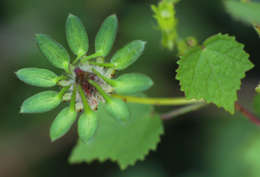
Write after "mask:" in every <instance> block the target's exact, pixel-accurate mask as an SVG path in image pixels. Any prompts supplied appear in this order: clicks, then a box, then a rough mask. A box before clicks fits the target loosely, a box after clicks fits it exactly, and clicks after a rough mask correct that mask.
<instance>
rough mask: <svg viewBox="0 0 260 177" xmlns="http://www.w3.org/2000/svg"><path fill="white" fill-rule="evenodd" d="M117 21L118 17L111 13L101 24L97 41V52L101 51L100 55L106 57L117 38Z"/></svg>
mask: <svg viewBox="0 0 260 177" xmlns="http://www.w3.org/2000/svg"><path fill="white" fill-rule="evenodd" d="M117 23H118V21H117V17H116V16H115V15H111V16H109V17H107V18H106V19H105V20H104V22H103V24H102V25H101V27H100V29H99V31H98V33H97V36H96V41H95V49H96V53H100V54H101V55H100V56H103V57H106V56H107V55H108V54H109V52H110V50H111V48H112V46H113V43H114V41H115V38H116V32H117V26H118V25H117Z"/></svg>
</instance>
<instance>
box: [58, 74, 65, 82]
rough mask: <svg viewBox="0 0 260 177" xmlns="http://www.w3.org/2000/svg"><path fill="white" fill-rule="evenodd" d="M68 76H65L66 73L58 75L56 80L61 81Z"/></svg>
mask: <svg viewBox="0 0 260 177" xmlns="http://www.w3.org/2000/svg"><path fill="white" fill-rule="evenodd" d="M66 78H67V77H66V76H64V75H61V76H58V77H57V78H56V82H59V81H60V80H63V79H66Z"/></svg>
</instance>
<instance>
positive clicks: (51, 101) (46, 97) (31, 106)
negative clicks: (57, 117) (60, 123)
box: [20, 91, 61, 113]
mask: <svg viewBox="0 0 260 177" xmlns="http://www.w3.org/2000/svg"><path fill="white" fill-rule="evenodd" d="M60 103H61V98H60V96H59V93H58V92H55V91H44V92H40V93H38V94H35V95H33V96H31V97H29V98H27V99H26V100H25V101H24V102H23V104H22V106H21V111H20V112H21V113H40V112H47V111H50V110H52V109H54V108H56V107H57V106H58V105H59V104H60Z"/></svg>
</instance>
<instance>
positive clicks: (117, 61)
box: [111, 40, 145, 70]
mask: <svg viewBox="0 0 260 177" xmlns="http://www.w3.org/2000/svg"><path fill="white" fill-rule="evenodd" d="M144 46H145V42H144V41H140V40H135V41H132V42H130V43H129V44H127V45H126V46H124V47H123V48H122V49H120V50H118V51H117V52H116V54H115V55H114V56H113V57H112V59H111V63H112V64H113V65H114V68H115V69H117V70H123V69H125V68H127V67H128V66H130V65H131V64H133V63H134V62H135V61H136V60H137V59H138V58H139V57H140V55H141V54H142V52H143V50H144Z"/></svg>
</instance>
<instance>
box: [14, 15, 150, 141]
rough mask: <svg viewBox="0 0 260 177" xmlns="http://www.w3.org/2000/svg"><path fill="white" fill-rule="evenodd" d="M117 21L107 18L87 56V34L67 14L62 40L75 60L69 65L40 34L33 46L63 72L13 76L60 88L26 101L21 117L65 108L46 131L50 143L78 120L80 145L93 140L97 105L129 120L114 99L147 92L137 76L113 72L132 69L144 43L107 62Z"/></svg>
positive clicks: (62, 53) (145, 78)
mask: <svg viewBox="0 0 260 177" xmlns="http://www.w3.org/2000/svg"><path fill="white" fill-rule="evenodd" d="M117 23H118V22H117V18H116V16H115V15H111V16H109V17H107V18H106V19H105V21H104V22H103V24H102V25H101V27H100V29H99V31H98V33H97V35H96V39H95V53H94V54H91V55H87V52H88V48H89V42H88V35H87V32H86V30H85V27H84V25H83V24H82V22H81V21H80V19H79V18H78V17H76V16H74V15H71V14H70V15H69V16H68V18H67V22H66V37H67V41H68V44H69V47H70V49H71V51H72V53H73V54H74V55H75V56H76V58H75V60H74V61H72V62H70V55H69V54H68V52H67V50H66V49H65V48H64V47H63V46H62V45H60V44H59V43H58V42H56V41H54V40H53V39H52V38H51V37H49V36H47V35H44V34H37V35H36V41H37V44H38V46H39V48H40V50H41V52H42V53H43V54H44V55H45V57H46V58H47V59H48V60H49V62H50V63H51V64H52V65H53V66H55V67H56V68H59V69H62V70H64V73H63V74H61V75H57V74H55V73H54V72H52V71H50V70H47V69H42V68H23V69H20V70H18V71H17V72H16V75H17V77H18V78H19V79H20V80H22V81H23V82H25V83H27V84H30V85H33V86H38V87H53V86H56V85H57V86H59V87H61V89H60V91H59V92H57V91H53V90H48V91H43V92H40V93H38V94H35V95H33V96H31V97H30V98H28V99H26V100H25V101H24V102H23V104H22V106H21V111H20V112H21V113H39V112H47V111H50V110H52V109H54V108H56V107H57V106H58V105H59V104H60V103H61V102H63V101H65V102H68V103H69V105H68V106H66V107H65V108H63V109H62V110H61V112H60V113H59V114H58V115H57V117H56V118H55V120H54V121H53V123H52V125H51V128H50V137H51V140H52V141H55V140H57V139H58V138H60V137H62V136H63V135H64V134H66V133H67V132H68V131H69V130H70V128H71V126H72V125H73V123H74V122H75V121H76V119H77V115H78V113H79V112H80V113H81V115H80V117H79V120H78V134H79V137H80V139H81V140H82V141H83V142H87V141H88V140H89V139H90V138H91V137H93V135H94V133H95V131H96V128H97V126H98V116H97V112H96V111H97V110H98V107H99V105H100V104H101V103H103V104H104V105H105V108H106V110H107V112H108V113H109V114H111V115H112V116H113V117H115V118H116V119H117V120H120V121H127V120H128V119H129V118H130V113H129V111H128V107H127V104H126V103H125V102H124V101H123V100H121V99H119V98H117V97H113V95H112V93H116V94H134V93H137V92H142V91H145V90H147V89H149V88H150V87H151V86H152V85H153V82H152V80H151V79H150V78H149V77H148V76H146V75H144V74H140V73H128V74H123V75H121V76H119V77H116V78H114V76H115V72H116V71H117V70H124V69H125V68H127V67H128V66H130V65H131V64H133V63H134V62H135V61H136V60H137V59H138V58H139V57H140V55H141V54H142V52H143V50H144V46H145V42H143V41H140V40H135V41H132V42H130V43H129V44H127V45H125V46H124V47H123V48H121V49H119V50H118V51H117V52H116V53H115V54H114V55H113V56H112V58H111V60H110V62H106V60H105V58H106V56H107V55H108V54H109V52H110V50H111V48H112V46H113V43H114V40H115V36H116V32H117V26H118V24H117Z"/></svg>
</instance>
